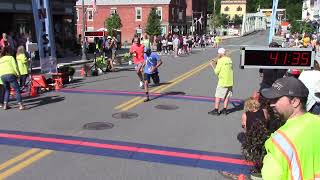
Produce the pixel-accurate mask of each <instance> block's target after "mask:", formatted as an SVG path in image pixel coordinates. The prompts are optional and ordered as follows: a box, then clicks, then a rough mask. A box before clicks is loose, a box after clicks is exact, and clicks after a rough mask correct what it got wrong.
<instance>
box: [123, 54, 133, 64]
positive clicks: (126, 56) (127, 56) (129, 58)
mask: <svg viewBox="0 0 320 180" xmlns="http://www.w3.org/2000/svg"><path fill="white" fill-rule="evenodd" d="M132 58H133V55H132V54H130V53H125V54H124V56H123V60H125V61H126V62H128V61H130V60H132Z"/></svg>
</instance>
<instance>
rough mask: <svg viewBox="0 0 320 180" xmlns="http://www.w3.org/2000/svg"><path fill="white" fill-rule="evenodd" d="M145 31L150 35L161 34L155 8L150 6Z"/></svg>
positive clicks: (158, 17)
mask: <svg viewBox="0 0 320 180" xmlns="http://www.w3.org/2000/svg"><path fill="white" fill-rule="evenodd" d="M146 33H147V34H148V35H150V36H158V35H160V34H161V22H160V16H158V14H157V11H156V8H152V9H151V11H150V14H149V17H148V22H147V26H146Z"/></svg>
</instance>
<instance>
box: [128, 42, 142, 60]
mask: <svg viewBox="0 0 320 180" xmlns="http://www.w3.org/2000/svg"><path fill="white" fill-rule="evenodd" d="M130 53H135V54H136V55H135V56H134V57H133V62H134V64H139V63H143V62H144V45H143V44H140V45H137V44H132V46H131V48H130Z"/></svg>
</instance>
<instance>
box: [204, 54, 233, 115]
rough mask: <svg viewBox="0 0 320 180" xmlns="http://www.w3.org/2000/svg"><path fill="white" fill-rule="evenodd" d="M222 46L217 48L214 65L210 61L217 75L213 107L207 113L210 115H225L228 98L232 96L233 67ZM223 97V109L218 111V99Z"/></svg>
mask: <svg viewBox="0 0 320 180" xmlns="http://www.w3.org/2000/svg"><path fill="white" fill-rule="evenodd" d="M225 51H226V50H225V49H224V48H219V49H218V60H217V64H216V65H215V63H214V62H212V63H211V66H212V68H213V69H214V73H215V74H216V75H217V76H218V85H217V88H216V93H215V102H214V109H213V110H212V111H210V112H208V114H211V115H220V114H225V115H227V114H228V113H227V107H228V103H229V98H230V97H231V96H232V86H233V67H232V61H231V59H230V57H228V56H226V54H225ZM221 99H224V103H223V109H222V111H219V105H220V100H221Z"/></svg>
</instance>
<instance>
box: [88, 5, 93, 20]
mask: <svg viewBox="0 0 320 180" xmlns="http://www.w3.org/2000/svg"><path fill="white" fill-rule="evenodd" d="M87 20H88V21H93V11H92V9H89V8H88V9H87Z"/></svg>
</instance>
